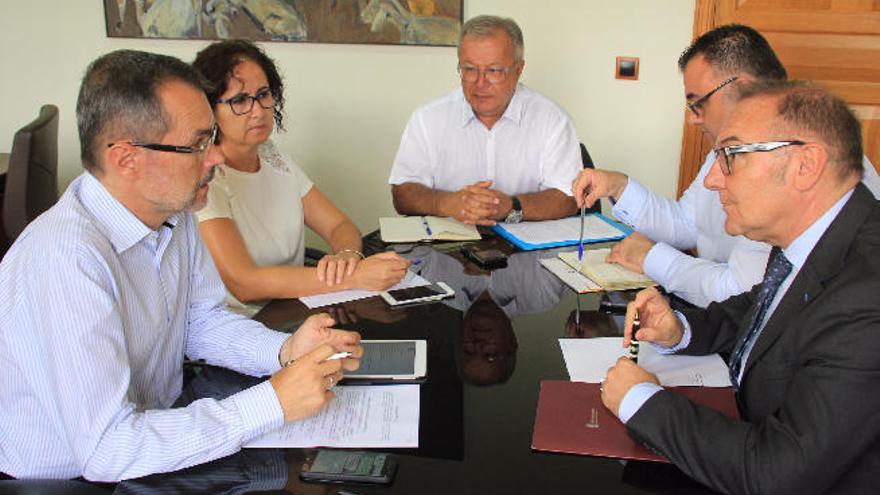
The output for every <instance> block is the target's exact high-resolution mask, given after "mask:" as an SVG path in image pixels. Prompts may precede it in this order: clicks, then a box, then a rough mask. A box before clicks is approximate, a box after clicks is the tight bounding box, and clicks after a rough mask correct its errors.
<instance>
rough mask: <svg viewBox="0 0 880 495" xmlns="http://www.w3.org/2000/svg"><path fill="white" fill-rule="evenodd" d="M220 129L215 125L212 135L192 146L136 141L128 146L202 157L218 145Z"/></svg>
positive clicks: (202, 138) (200, 139)
mask: <svg viewBox="0 0 880 495" xmlns="http://www.w3.org/2000/svg"><path fill="white" fill-rule="evenodd" d="M219 131H220V128H219V127H217V124H214V126H213V127H211V133H210V134H205V135H204V136H202V137H200V138H199V140H198V141H196V143H195V144H193V145H192V146H176V145H173V144H160V143H138V142H136V141H126V142H127V143H128V144H130V145H132V146H137V147H139V148H146V149H148V150H153V151H165V152H168V153H195V154H197V155H202V154H204V153H205V151H207V150H208V148H210V147H211V145H212V144H217V141H218V139H217V138H218V135H219ZM114 144H117V143H110V144H108V145H107V147H108V148H110V147H112V146H113V145H114Z"/></svg>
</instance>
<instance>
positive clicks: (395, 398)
mask: <svg viewBox="0 0 880 495" xmlns="http://www.w3.org/2000/svg"><path fill="white" fill-rule="evenodd" d="M333 391H334V392H335V393H336V399H335V400H333V402H331V403H330V405H329V406H327V407H326V408H325V409H323V410H322V411H321V412H320V413H318V414H317V415H316V416H312V417H310V418H306V419H304V420H302V421H294V422H292V423H288V424H286V425H284V426H282V427H281V428H279V429H277V430H275V431H270V432H269V433H267V434H265V435H263V436H262V437H260V438H257V439H254V440H251V441H250V442H248V443H247V444H245V445H244V446H245V447H249V448H306V447H344V448H386V447H413V448H415V447H418V446H419V385H364V386H350V387H345V386H340V387H336V388H334V389H333Z"/></svg>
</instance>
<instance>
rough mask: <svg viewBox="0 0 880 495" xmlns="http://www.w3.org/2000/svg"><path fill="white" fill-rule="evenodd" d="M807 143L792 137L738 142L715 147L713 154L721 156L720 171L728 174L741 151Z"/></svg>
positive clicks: (756, 150)
mask: <svg viewBox="0 0 880 495" xmlns="http://www.w3.org/2000/svg"><path fill="white" fill-rule="evenodd" d="M804 144H807V143H806V142H804V141H798V140H797V139H793V140H791V141H767V142H765V143H751V144H740V145H736V146H722V147H720V148H715V150H714V151H715V155H716V156H717V157H719V158H721V160H722V163H724V166H723V167H721V172H723V173H724V175H730V174H732V173H733V159H734V157H735V156H736V155H739V154H742V153H764V152H767V151H774V150H778V149H780V148H784V147H786V146H802V145H804Z"/></svg>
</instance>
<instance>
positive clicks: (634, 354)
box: [629, 315, 641, 364]
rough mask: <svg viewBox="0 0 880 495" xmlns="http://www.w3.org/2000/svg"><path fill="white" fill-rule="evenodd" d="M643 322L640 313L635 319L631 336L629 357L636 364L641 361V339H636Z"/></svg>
mask: <svg viewBox="0 0 880 495" xmlns="http://www.w3.org/2000/svg"><path fill="white" fill-rule="evenodd" d="M639 327H641V322H640V321H639V317H638V315H636V317H635V319H633V324H632V334H631V335H630V336H629V358H630V359H632V361H633V362H634V363H636V364H638V363H639V341H638V339H636V332H638V331H639Z"/></svg>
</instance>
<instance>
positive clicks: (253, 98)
mask: <svg viewBox="0 0 880 495" xmlns="http://www.w3.org/2000/svg"><path fill="white" fill-rule="evenodd" d="M260 95H269V96H271V97H272V105H271V106H268V107H267V106H264V105H263V104H262V103H261V102H260V99H261V98H262V97H261V96H260ZM239 97H241V98H245V99H249V100H250V101H251V104H250V106H249V107H248V109H247V110H245V111H244V112H241V113H238V112H236V111H235V107H233V106H232V100H233V99H235V98H239ZM255 102H256V103H257V104H259V105H260V108H262V109H263V110H272V109H274V108H275V107H276V106H277V105H278V99H277V98H275V93H274V92H273V91H272V88H269V87H263V88H262V89H260V90H259V91H257V94H255V95H249V94H247V93H238V94H236V95H233V96H230V97H229V98H226V99H225V100H224V99H222V98H217V99H216V100H215V101H214V103H216V104H218V105H220V104H223V103H226V104H228V105H229V109H230V110H231V111H232V113H233V114H234V115H239V116H241V115H247V114H249V113H251V111H253V109H254V103H255Z"/></svg>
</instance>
